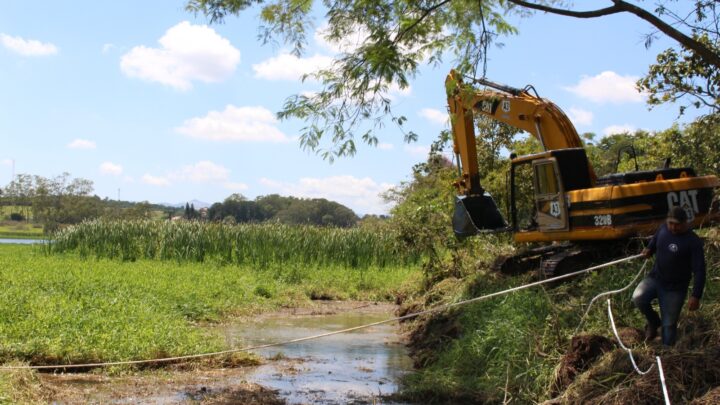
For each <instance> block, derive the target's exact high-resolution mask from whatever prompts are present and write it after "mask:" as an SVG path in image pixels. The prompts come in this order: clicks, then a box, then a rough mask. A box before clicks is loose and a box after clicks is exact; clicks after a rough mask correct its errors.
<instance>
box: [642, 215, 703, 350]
mask: <svg viewBox="0 0 720 405" xmlns="http://www.w3.org/2000/svg"><path fill="white" fill-rule="evenodd" d="M643 254H644V255H645V257H652V255H656V258H655V265H654V266H653V269H652V271H651V272H650V274H648V276H647V277H646V278H645V279H644V280H643V281H642V282H640V284H638V286H637V288H636V289H635V292H634V293H633V302H634V303H635V306H637V307H638V309H639V310H640V312H642V314H643V315H645V318H646V319H647V325H646V326H645V340H646V341H650V340H652V339H654V338H655V337H656V336H657V334H658V328H659V327H661V326H662V342H663V344H664V345H666V346H672V345H674V344H675V339H676V337H677V322H678V318H679V317H680V311H681V310H682V306H683V303H684V301H685V296H686V295H687V291H688V286H689V285H690V278H691V276H692V278H693V289H692V293H691V295H690V298H689V299H688V309H689V310H690V311H695V310H696V309H698V307H699V306H700V298H701V297H702V293H703V288H704V287H705V256H704V253H703V243H702V240H701V239H700V238H699V237H698V236H697V235H696V234H695V232H693V231H692V230H691V229H690V224H689V223H688V222H687V213H686V212H685V210H684V209H683V208H681V207H674V208H672V209H671V210H670V212H669V213H668V217H667V221H666V222H665V224H663V225H661V226H660V229H658V231H657V232H656V233H655V236H653V238H652V240H650V244H649V245H648V246H647V248H646V249H644V250H643ZM655 298H657V299H658V301H659V304H660V315H661V316H662V318H661V317H660V316H658V314H657V312H655V310H654V309H653V308H652V305H651V302H652V300H653V299H655Z"/></svg>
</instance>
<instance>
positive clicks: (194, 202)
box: [158, 200, 212, 210]
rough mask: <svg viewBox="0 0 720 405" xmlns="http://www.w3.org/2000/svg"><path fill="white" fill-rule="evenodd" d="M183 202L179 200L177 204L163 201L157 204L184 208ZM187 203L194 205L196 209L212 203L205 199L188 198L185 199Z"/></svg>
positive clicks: (207, 206)
mask: <svg viewBox="0 0 720 405" xmlns="http://www.w3.org/2000/svg"><path fill="white" fill-rule="evenodd" d="M185 204H186V203H185V202H181V203H177V204H173V203H164V202H161V203H158V205H164V206H166V207H173V208H185ZM187 204H190V205H192V206H194V207H195V209H196V210H198V209H200V208H209V207H210V206H211V205H212V204H210V203H206V202H205V201H200V200H190V201H187Z"/></svg>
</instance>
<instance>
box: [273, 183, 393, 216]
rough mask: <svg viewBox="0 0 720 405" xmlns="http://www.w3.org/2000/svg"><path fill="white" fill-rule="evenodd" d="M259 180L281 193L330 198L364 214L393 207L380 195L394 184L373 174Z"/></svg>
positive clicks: (382, 211)
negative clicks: (365, 175)
mask: <svg viewBox="0 0 720 405" xmlns="http://www.w3.org/2000/svg"><path fill="white" fill-rule="evenodd" d="M259 182H260V184H262V185H264V186H266V187H268V188H270V189H272V190H273V192H277V193H279V194H283V195H291V196H295V197H301V198H326V199H328V200H331V201H336V202H339V203H340V204H343V205H345V206H348V207H350V208H351V209H352V210H353V211H355V212H357V213H361V214H365V213H372V214H381V213H387V211H388V209H389V206H388V204H385V203H384V202H383V201H382V199H381V198H380V196H379V195H380V193H382V192H385V191H387V190H388V189H390V188H391V187H393V185H392V184H388V183H377V182H375V181H374V180H373V179H371V178H369V177H364V178H357V177H354V176H332V177H325V178H311V177H305V178H301V179H300V180H299V181H297V182H295V183H288V182H280V181H276V180H271V179H267V178H261V179H260V180H259Z"/></svg>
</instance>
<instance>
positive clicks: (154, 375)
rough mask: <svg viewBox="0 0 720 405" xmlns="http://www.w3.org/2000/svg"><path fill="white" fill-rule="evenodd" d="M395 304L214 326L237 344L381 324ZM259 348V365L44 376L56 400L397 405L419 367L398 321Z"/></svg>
mask: <svg viewBox="0 0 720 405" xmlns="http://www.w3.org/2000/svg"><path fill="white" fill-rule="evenodd" d="M394 310H395V307H394V306H392V305H389V304H378V303H373V302H357V301H352V302H348V301H324V302H316V303H315V305H314V306H313V307H311V308H302V309H286V310H283V311H280V312H277V313H269V314H263V315H261V316H258V317H256V318H253V319H242V320H237V321H234V322H228V323H226V324H222V325H214V326H212V327H211V328H212V329H213V330H215V331H216V332H217V333H219V334H221V335H222V336H224V337H225V339H226V341H227V342H228V346H229V347H246V346H250V345H258V344H266V343H275V342H282V341H288V340H292V339H296V338H300V337H305V336H311V335H317V334H322V333H326V332H331V331H335V330H340V329H346V328H351V327H355V326H359V325H364V324H368V323H372V322H377V321H381V320H384V319H387V318H390V317H392V316H393V312H394ZM255 353H256V354H257V355H258V356H259V358H260V363H261V364H259V365H246V366H241V367H234V368H222V369H217V368H208V367H204V366H202V365H194V366H192V367H190V369H188V366H187V365H186V366H182V367H180V366H177V365H176V366H170V367H168V368H165V369H162V370H153V371H143V372H139V373H134V374H132V375H129V376H108V375H107V374H106V373H103V372H102V371H97V372H95V373H89V374H88V373H86V374H54V375H53V374H44V375H42V376H41V381H42V384H43V386H44V387H45V388H46V390H47V394H48V395H47V397H48V398H49V399H50V402H51V403H56V404H75V403H98V404H100V403H116V404H130V403H132V404H176V403H202V404H226V403H243V404H284V403H288V404H298V403H301V404H305V403H313V404H346V403H356V404H364V403H367V404H370V403H383V404H397V402H393V401H391V400H390V399H388V397H387V395H389V394H392V393H394V392H397V391H398V389H399V385H398V384H399V380H400V377H401V376H402V375H403V374H405V373H406V372H408V371H409V370H410V369H411V367H412V362H411V360H410V358H409V357H408V356H407V353H406V350H405V347H404V345H403V344H402V342H400V339H399V337H398V329H397V325H396V324H384V325H378V326H373V327H371V328H368V329H363V330H359V331H355V332H350V333H346V334H339V335H333V336H327V337H323V338H320V339H316V340H310V341H305V342H300V343H294V344H291V345H287V346H280V347H274V348H268V349H262V350H257V351H255Z"/></svg>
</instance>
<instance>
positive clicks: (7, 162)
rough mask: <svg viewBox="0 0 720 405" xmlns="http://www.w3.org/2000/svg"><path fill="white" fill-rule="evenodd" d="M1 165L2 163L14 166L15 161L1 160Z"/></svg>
mask: <svg viewBox="0 0 720 405" xmlns="http://www.w3.org/2000/svg"><path fill="white" fill-rule="evenodd" d="M0 163H2V164H3V165H4V166H12V164H13V161H12V159H3V160H0Z"/></svg>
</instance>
